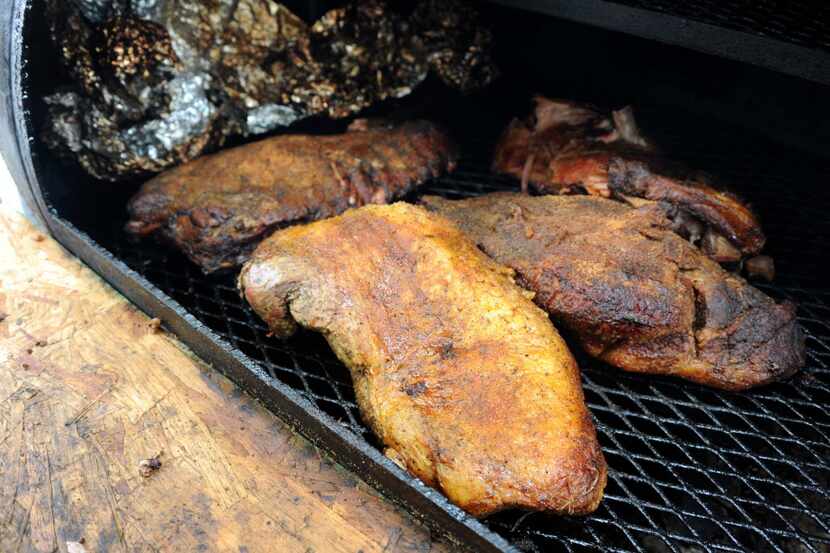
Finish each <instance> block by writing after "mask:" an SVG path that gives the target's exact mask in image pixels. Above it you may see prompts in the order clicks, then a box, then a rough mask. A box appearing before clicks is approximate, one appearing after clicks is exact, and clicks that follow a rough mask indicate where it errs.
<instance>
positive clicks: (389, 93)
mask: <svg viewBox="0 0 830 553" xmlns="http://www.w3.org/2000/svg"><path fill="white" fill-rule="evenodd" d="M46 5H47V9H46V17H47V20H48V22H49V30H50V34H51V36H52V40H53V41H54V43H55V45H56V47H57V49H58V51H59V52H60V56H61V58H62V61H63V65H64V66H65V67H66V69H67V72H68V73H69V76H70V78H71V80H72V85H71V86H69V87H64V88H61V89H59V90H57V91H56V92H55V93H54V94H51V95H49V96H47V97H46V98H45V102H46V104H47V107H48V111H49V116H48V118H47V125H46V128H45V130H44V133H43V136H44V140H45V141H46V143H47V144H48V145H49V146H50V147H51V148H52V149H53V150H54V151H56V152H58V153H59V154H61V155H63V156H64V157H67V158H70V159H75V160H77V161H78V162H79V163H80V165H81V166H82V167H83V168H84V169H85V170H86V171H87V172H88V173H90V174H91V175H93V176H95V177H97V178H101V179H106V180H111V181H115V180H121V179H125V178H134V177H146V176H148V175H151V174H153V173H157V172H160V171H162V170H165V169H168V168H170V167H172V166H174V165H178V164H181V163H183V162H186V161H189V160H191V159H193V158H195V157H197V156H199V155H201V154H203V153H206V152H208V151H211V150H215V149H216V148H218V147H220V146H221V145H222V144H223V143H224V142H225V140H226V139H227V138H228V137H231V136H237V135H241V136H250V135H257V134H261V133H265V132H268V131H271V130H274V129H276V128H279V127H284V126H287V125H290V124H291V123H293V122H295V121H297V120H299V119H302V118H305V117H308V116H312V115H327V116H330V117H334V118H341V117H346V116H349V115H352V114H354V113H357V112H359V111H360V110H362V109H364V108H366V107H368V106H370V105H373V104H375V103H377V102H379V101H382V100H385V99H388V98H399V97H402V96H405V95H407V94H409V93H410V92H411V91H412V90H413V89H414V88H415V87H416V86H417V85H418V84H419V83H420V82H421V81H423V80H424V79H425V78H426V76H427V75H428V74H429V72H430V71H432V72H433V73H435V74H436V75H437V76H438V77H439V78H441V79H442V80H443V81H444V82H446V83H447V84H448V85H450V86H452V87H454V88H456V89H459V90H461V91H468V90H472V89H475V88H477V87H481V86H484V85H486V84H488V83H489V82H490V81H491V80H492V79H493V78H494V77H495V75H496V70H495V68H494V66H493V64H492V62H491V59H490V56H489V53H488V48H489V45H490V42H491V35H490V33H489V32H488V31H487V30H485V29H482V28H481V27H480V26H479V24H478V17H477V14H476V13H475V11H474V10H473V9H472V8H470V7H468V6H467V5H466V4H462V3H461V2H460V1H457V0H451V1H449V2H439V1H438V0H423V1H422V2H420V3H419V4H418V5H417V6H416V7H415V9H414V11H412V12H411V13H409V14H406V15H404V14H401V13H398V12H396V11H394V10H392V9H390V8H389V7H388V6H387V4H386V3H385V2H383V1H381V0H370V1H366V2H354V3H352V4H349V5H347V6H346V7H343V8H338V9H335V10H332V11H329V12H327V13H326V14H324V15H323V16H322V17H321V18H320V19H319V20H317V21H316V22H315V23H313V24H312V25H308V24H306V23H305V22H304V21H303V20H302V19H300V18H299V17H297V16H296V15H295V14H293V13H292V12H291V11H289V10H288V9H287V8H286V7H285V6H283V5H281V4H277V3H276V2H273V1H272V0H215V1H212V2H201V1H195V0H47V3H46Z"/></svg>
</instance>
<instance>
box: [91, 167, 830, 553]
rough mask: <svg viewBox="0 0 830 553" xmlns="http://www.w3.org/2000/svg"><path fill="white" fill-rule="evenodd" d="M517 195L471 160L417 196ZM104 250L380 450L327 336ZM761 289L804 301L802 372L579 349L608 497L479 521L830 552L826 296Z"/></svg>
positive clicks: (608, 545)
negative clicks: (744, 372) (640, 363)
mask: <svg viewBox="0 0 830 553" xmlns="http://www.w3.org/2000/svg"><path fill="white" fill-rule="evenodd" d="M737 165H741V164H740V163H738V164H737ZM753 183H754V181H753ZM515 186H516V183H515V182H514V181H513V180H512V179H509V178H503V177H497V176H493V175H491V174H489V173H487V172H486V171H484V170H482V169H481V160H480V159H468V160H467V161H466V162H464V163H462V164H461V166H460V168H459V169H458V170H457V171H456V172H455V173H454V174H453V175H452V176H451V177H446V178H441V179H437V180H435V181H433V182H431V183H430V184H429V185H428V186H427V187H426V189H425V190H424V192H425V193H432V194H442V195H445V196H449V197H463V196H471V195H476V194H481V193H485V192H490V191H494V190H504V189H515ZM773 228H775V226H774V225H773ZM107 242H108V243H107V244H106V245H107V246H108V247H110V248H111V249H113V250H114V253H115V254H116V255H117V256H118V257H119V258H121V259H122V260H124V261H125V262H126V263H127V264H128V265H130V266H131V267H132V268H133V269H135V270H136V271H138V272H140V273H141V274H142V275H144V276H145V277H147V278H148V279H149V280H150V281H151V282H153V283H154V284H155V285H156V286H158V287H159V288H161V289H162V290H163V291H164V292H166V293H167V294H169V295H170V296H171V297H172V298H174V299H175V300H176V301H178V302H179V303H181V304H182V305H183V306H185V307H186V308H187V309H188V310H189V311H190V312H191V313H192V314H194V315H195V316H196V317H197V318H198V319H199V320H201V321H202V322H204V323H205V324H207V325H208V326H210V327H211V328H212V329H213V330H214V331H216V332H217V333H218V334H220V335H221V336H222V337H223V338H225V339H226V340H227V341H228V342H229V343H231V344H234V345H235V346H236V347H237V348H239V349H240V350H241V351H243V352H244V353H245V354H247V355H248V356H249V357H251V358H252V359H254V360H256V361H257V362H259V363H260V364H261V365H262V366H263V367H264V368H265V369H267V371H268V372H269V373H270V374H271V375H272V376H274V377H276V378H278V379H280V380H281V381H283V382H285V383H286V384H288V385H290V386H292V387H293V388H294V389H296V390H298V391H299V392H300V393H301V394H303V395H304V396H305V397H307V398H308V399H310V400H311V401H313V402H314V403H315V404H316V405H317V406H318V407H319V408H320V409H322V410H323V411H325V412H326V413H328V414H330V415H331V416H333V417H335V418H336V419H337V420H338V421H340V422H341V423H342V424H343V425H344V427H346V428H348V429H349V430H351V431H352V432H353V433H354V434H355V435H357V436H361V437H363V438H364V439H365V440H367V441H369V442H370V443H372V444H375V445H377V442H376V440H375V438H374V437H373V436H372V435H371V433H370V432H369V430H368V429H367V428H366V426H365V425H363V423H362V422H361V418H360V413H359V411H358V409H357V406H356V404H355V398H354V393H353V391H352V386H351V380H350V376H349V374H348V371H347V370H346V369H345V367H344V366H343V365H342V364H341V363H340V362H339V361H338V360H337V359H336V358H335V357H334V355H333V353H332V352H331V351H330V349H329V347H328V345H327V344H326V343H325V341H324V340H323V338H321V337H320V336H319V335H316V334H313V333H310V332H305V331H301V332H300V333H299V334H298V335H297V336H295V337H294V338H292V339H289V340H284V341H281V340H277V339H273V338H269V337H268V336H267V335H266V333H267V328H266V327H265V325H264V323H262V321H260V320H259V319H258V318H257V316H256V315H255V314H254V313H253V312H252V311H251V310H250V309H249V308H248V307H247V305H246V304H245V302H244V301H243V300H241V299H240V297H239V294H238V292H237V290H236V285H235V279H234V276H233V275H228V274H226V275H219V276H209V277H205V276H203V275H202V274H201V273H200V272H199V270H198V269H197V268H196V267H195V266H193V265H191V264H190V263H189V262H187V261H186V260H184V259H183V258H182V256H180V255H179V254H177V253H175V252H172V251H169V250H166V249H165V248H161V247H159V246H157V245H154V244H148V243H143V244H139V245H136V244H132V243H130V242H128V241H127V240H126V239H124V237H123V235H122V234H120V233H118V232H115V233H113V234H111V235H110V236H109V240H107ZM764 289H765V290H766V291H767V292H768V293H770V294H771V295H773V296H775V297H778V298H790V299H792V300H794V301H796V302H797V303H798V304H799V306H800V310H799V314H800V320H801V323H802V325H803V326H804V329H805V331H806V333H807V336H808V338H807V346H808V361H807V367H806V368H805V369H804V371H802V373H800V375H798V376H796V377H795V378H793V379H792V380H790V381H789V382H786V383H781V384H776V385H773V386H769V387H766V388H763V389H761V390H758V391H753V392H749V393H727V392H719V391H714V390H710V389H707V388H704V387H701V386H697V385H693V384H688V383H684V382H679V381H674V380H671V379H666V378H655V377H648V376H639V375H630V374H625V373H622V372H620V371H618V370H615V369H612V368H609V367H607V366H604V365H602V364H601V363H598V362H595V361H592V360H590V359H588V358H587V357H585V356H580V354H579V350H578V348H576V347H574V348H573V349H574V351H575V352H576V353H577V356H578V360H579V362H580V366H581V367H582V368H583V384H584V388H585V393H586V397H587V401H588V405H589V407H590V409H591V412H592V413H593V415H594V417H595V419H596V421H597V426H598V431H599V438H600V441H601V443H602V446H603V450H604V452H605V455H606V457H607V460H608V464H609V467H610V472H609V481H608V487H607V489H606V493H605V499H604V501H603V503H602V505H601V507H600V508H599V510H598V511H597V512H596V513H595V514H593V515H591V516H588V517H584V518H557V517H550V516H546V515H542V514H526V513H521V512H517V511H510V512H505V513H501V514H498V515H495V516H492V517H490V518H489V519H487V521H486V523H487V524H488V525H489V526H490V527H491V528H492V529H494V530H495V531H497V532H498V533H500V534H502V535H503V536H505V537H506V538H507V539H509V540H510V541H511V542H512V543H514V544H515V545H516V546H518V547H519V548H521V549H524V550H527V551H552V550H558V549H562V548H564V549H565V550H567V551H588V550H591V551H595V550H597V549H601V550H603V551H626V552H627V551H673V552H697V551H706V552H708V551H776V552H787V553H790V552H792V553H795V552H814V553H823V552H828V551H830V413H828V407H827V406H830V369H828V367H830V292H824V291H819V290H816V289H809V288H808V289H805V288H799V287H796V286H765V287H764Z"/></svg>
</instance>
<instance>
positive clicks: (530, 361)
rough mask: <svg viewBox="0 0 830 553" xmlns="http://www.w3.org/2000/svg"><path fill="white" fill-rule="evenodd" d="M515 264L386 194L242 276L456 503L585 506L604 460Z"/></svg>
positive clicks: (285, 328)
mask: <svg viewBox="0 0 830 553" xmlns="http://www.w3.org/2000/svg"><path fill="white" fill-rule="evenodd" d="M512 274H513V273H512V271H511V270H510V269H507V268H505V267H502V266H501V265H498V264H496V263H495V262H493V261H492V260H490V259H488V258H487V257H486V256H485V255H484V254H482V253H481V252H480V251H478V250H477V249H476V247H475V245H473V244H472V242H470V241H469V240H467V239H466V238H465V237H464V236H463V235H462V234H461V233H460V232H459V231H458V229H457V228H456V227H455V226H454V225H452V224H451V223H450V222H448V221H447V220H445V219H443V218H441V217H439V216H437V215H434V214H430V213H427V212H426V211H425V210H423V209H422V208H420V207H417V206H413V205H409V204H403V203H397V204H394V205H391V206H366V207H362V208H360V209H355V210H350V211H348V212H347V213H345V214H344V215H341V216H339V217H336V218H333V219H328V220H325V221H319V222H316V223H312V224H309V225H305V226H297V227H292V228H289V229H285V230H280V231H278V232H276V233H275V234H273V235H272V236H271V237H270V238H268V239H267V240H265V241H264V242H263V243H262V244H261V245H260V246H259V247H258V248H257V249H256V251H255V252H254V254H253V256H252V258H251V260H250V261H249V262H248V263H247V264H246V265H245V266H244V267H243V269H242V273H241V275H240V278H239V285H240V289H241V290H242V292H243V294H244V297H245V298H246V299H247V300H248V302H249V303H250V304H251V306H252V307H253V308H254V310H255V311H256V312H257V313H258V314H259V315H260V316H261V317H262V318H263V319H264V320H265V321H266V322H267V323H268V326H269V327H270V328H271V330H272V331H273V332H274V334H276V335H278V336H286V335H289V334H291V333H292V332H293V331H294V329H295V328H296V327H297V325H300V326H303V327H307V328H311V329H314V330H317V331H319V332H322V333H323V335H324V336H325V337H326V339H327V340H328V342H329V344H330V345H331V347H332V349H333V350H334V352H335V353H336V354H337V356H338V357H339V358H340V360H341V361H343V363H344V364H345V365H346V366H347V367H348V368H349V369H350V370H351V374H352V380H353V382H354V386H355V392H356V396H357V403H358V405H359V406H360V410H361V412H362V414H363V418H364V419H365V421H366V422H367V424H368V425H369V426H370V427H371V428H372V430H373V431H374V432H375V433H376V434H377V436H378V437H379V438H380V440H381V441H382V442H383V444H384V445H385V446H386V448H387V449H386V453H387V455H388V456H389V457H390V458H392V459H393V460H394V461H396V462H397V463H398V464H400V465H402V466H404V467H406V468H407V469H408V470H409V471H410V472H411V473H412V474H414V475H416V476H418V477H419V478H420V479H421V480H423V481H424V482H425V483H427V484H429V485H430V486H433V487H435V488H437V489H439V490H441V491H442V492H443V493H445V494H446V495H447V497H448V498H449V499H450V500H451V501H452V502H454V503H455V504H457V505H458V506H460V507H462V508H463V509H465V510H467V511H468V512H470V513H472V514H474V515H477V516H483V515H487V514H489V513H493V512H496V511H499V510H501V509H505V508H508V507H520V508H526V509H535V510H545V511H553V512H556V513H567V514H580V513H588V512H591V511H593V510H594V509H596V507H597V505H598V504H599V501H600V499H601V497H602V491H603V488H604V487H605V481H606V465H605V460H604V458H603V455H602V452H601V451H600V448H599V445H598V443H597V439H596V434H595V431H594V426H593V424H592V422H591V417H590V416H589V414H588V411H587V409H586V407H585V402H584V398H583V395H582V387H581V384H580V379H579V370H578V368H577V365H576V363H575V361H574V359H573V357H572V356H571V353H570V352H569V351H568V348H567V346H566V345H565V343H564V342H563V341H562V339H561V338H560V337H559V334H558V333H557V332H556V330H555V329H554V327H553V326H552V325H551V323H550V321H549V320H548V318H547V316H546V315H545V313H544V312H542V311H541V310H540V309H539V308H537V307H536V306H535V305H533V302H531V301H530V300H529V299H528V294H527V292H525V291H523V290H522V289H521V288H519V287H518V286H516V285H515V284H514V283H513V280H512Z"/></svg>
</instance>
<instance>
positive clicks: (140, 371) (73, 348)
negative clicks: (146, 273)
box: [0, 213, 449, 553]
mask: <svg viewBox="0 0 830 553" xmlns="http://www.w3.org/2000/svg"><path fill="white" fill-rule="evenodd" d="M0 318H2V319H3V320H2V321H0V552H3V553H6V552H9V553H11V552H18V551H20V552H22V551H38V552H55V551H59V552H68V553H75V552H76V551H83V550H85V551H88V552H127V551H129V552H134V551H135V552H145V551H146V552H151V551H175V552H180V551H181V552H185V551H186V552H189V551H232V552H236V553H243V552H249V553H253V552H257V551H269V552H271V551H278V552H282V551H288V552H291V551H298V552H302V553H311V552H319V553H329V552H350V553H354V552H357V551H362V552H364V553H370V552H382V551H417V552H426V551H447V550H449V547H448V546H447V545H444V544H441V543H437V542H434V541H433V540H432V539H431V538H430V535H429V532H428V531H427V530H426V529H425V528H424V527H422V526H419V525H418V524H417V523H416V522H415V521H413V520H412V519H411V518H409V517H408V516H407V515H406V514H405V513H403V512H402V511H400V510H398V509H396V508H395V507H394V506H392V505H391V504H389V503H387V502H386V501H385V500H383V499H382V498H380V497H378V496H377V495H376V494H374V492H373V491H372V490H371V489H369V488H368V487H367V486H366V485H365V484H363V483H362V482H360V481H358V480H357V479H356V478H354V477H353V476H352V475H351V474H349V473H348V472H346V471H344V470H343V469H341V468H339V467H338V466H337V465H335V464H333V463H332V462H330V461H329V460H327V459H326V458H325V457H323V456H321V455H320V454H319V453H318V451H317V450H316V449H315V448H313V447H312V446H311V445H310V444H309V443H307V442H306V441H305V440H303V439H302V438H300V437H298V436H296V435H294V434H292V433H291V431H290V430H289V429H288V428H287V427H286V426H285V425H284V424H283V423H282V422H281V421H279V420H278V419H276V418H275V417H274V416H273V415H271V414H270V413H269V412H267V411H266V410H265V409H263V408H262V407H261V406H260V405H259V404H257V403H256V402H254V401H253V400H252V399H251V398H249V397H248V396H247V395H245V394H244V393H241V392H240V391H239V390H238V389H237V388H236V387H235V386H234V385H233V384H231V383H230V382H229V381H228V380H227V379H225V378H224V377H222V376H221V375H220V374H218V373H217V372H215V371H214V370H212V369H211V368H209V367H207V366H206V365H205V364H203V363H202V362H201V361H200V360H199V359H197V358H196V357H195V356H193V355H192V354H191V353H190V352H189V351H188V350H187V349H186V348H185V347H184V346H183V345H182V344H180V343H179V342H177V341H176V339H175V338H174V337H172V336H170V335H167V334H166V333H164V332H163V331H156V330H155V329H153V328H152V325H150V324H149V320H148V318H147V317H146V316H145V315H144V314H143V313H141V312H140V311H138V310H137V309H135V308H134V307H132V306H131V305H130V304H129V303H128V302H127V301H126V300H125V299H124V298H123V297H121V296H120V295H118V294H117V293H116V292H115V291H114V290H112V289H111V288H109V287H108V286H107V285H106V284H105V283H103V282H102V281H101V280H100V279H99V278H98V277H97V276H95V275H94V274H93V273H92V272H91V271H89V270H88V269H87V268H85V267H84V266H83V265H82V264H81V263H79V262H78V261H77V260H76V259H74V258H73V257H71V256H70V255H68V254H67V253H65V252H64V251H63V250H62V249H61V248H60V246H58V245H57V244H56V243H54V242H53V241H52V240H51V239H48V238H46V239H44V238H43V237H42V236H40V235H39V234H38V233H37V232H36V231H35V230H34V229H33V228H31V227H30V226H29V225H28V223H26V222H25V221H22V220H21V219H20V218H18V217H16V216H12V215H8V214H2V213H0ZM158 453H161V457H160V460H161V462H162V466H161V468H160V469H159V470H158V471H157V472H155V473H153V474H152V475H151V476H149V477H147V478H144V477H142V476H141V475H140V474H139V471H138V463H139V462H140V460H142V459H146V458H150V457H152V456H154V455H156V454H158ZM77 544H81V545H77ZM78 547H81V548H82V549H78Z"/></svg>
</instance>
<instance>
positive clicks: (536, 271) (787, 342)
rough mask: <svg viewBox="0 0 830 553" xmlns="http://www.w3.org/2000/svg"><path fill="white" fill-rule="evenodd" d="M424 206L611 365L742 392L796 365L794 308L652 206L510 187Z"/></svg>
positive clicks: (798, 339)
mask: <svg viewBox="0 0 830 553" xmlns="http://www.w3.org/2000/svg"><path fill="white" fill-rule="evenodd" d="M423 202H424V203H425V205H426V207H427V208H428V209H430V210H432V211H435V212H437V213H439V214H441V215H444V216H446V217H447V218H449V219H450V220H452V221H454V222H455V223H457V224H458V225H459V226H460V227H461V229H462V230H463V231H464V232H465V233H466V234H467V236H468V237H470V238H471V239H472V240H473V241H474V242H475V243H476V244H477V245H478V246H479V247H480V248H481V249H482V250H483V251H484V252H486V253H487V254H488V255H490V256H491V257H493V259H495V260H496V261H498V262H499V263H503V264H504V265H507V266H508V267H511V268H513V269H514V270H515V271H516V272H517V273H518V282H519V283H520V284H522V285H523V286H525V287H526V288H527V289H528V290H531V291H533V292H535V294H536V295H535V301H536V303H537V304H538V305H539V306H541V307H542V308H543V309H545V310H546V311H548V312H549V313H550V314H551V316H552V317H553V320H554V321H555V322H556V323H557V324H561V325H562V326H563V327H565V328H567V329H568V330H570V331H571V332H572V333H573V334H574V335H575V336H576V338H577V339H578V340H579V342H580V343H581V344H582V346H583V347H584V348H585V350H586V351H587V352H588V353H589V354H591V355H592V356H594V357H597V358H599V359H602V360H603V361H606V362H608V363H609V364H611V365H614V366H617V367H619V368H621V369H624V370H627V371H634V372H644V373H651V374H667V375H674V376H679V377H681V378H685V379H688V380H692V381H695V382H699V383H701V384H707V385H709V386H714V387H716V388H724V389H730V390H741V389H746V388H751V387H753V386H759V385H761V384H766V383H768V382H773V381H775V380H780V379H782V378H785V377H787V376H790V375H791V374H793V373H794V372H795V371H796V370H798V369H799V368H800V367H801V366H802V365H803V364H804V337H803V335H802V332H801V329H800V328H799V326H798V324H797V323H796V318H795V306H794V305H793V304H791V303H789V302H784V303H781V304H776V303H775V302H774V301H773V300H772V299H770V298H769V297H768V296H766V295H765V294H763V293H762V292H761V291H759V290H757V289H756V288H753V287H752V286H750V285H749V284H748V283H747V282H746V281H745V280H744V279H742V278H741V277H739V276H736V275H734V274H732V273H729V272H727V271H725V270H724V269H723V268H721V267H720V265H718V264H717V263H715V262H714V261H712V260H710V259H709V258H707V257H706V256H705V255H703V254H702V253H701V252H700V250H698V249H697V248H695V247H694V246H692V245H691V244H689V243H688V242H687V241H686V240H684V239H682V238H681V237H679V236H678V235H676V234H675V233H674V232H672V231H671V230H670V229H671V225H672V223H671V221H669V220H668V219H667V218H666V217H665V214H664V212H663V210H662V209H661V207H660V206H659V205H657V204H644V205H642V206H641V207H639V208H632V207H629V206H627V205H625V204H622V203H618V202H614V201H610V200H605V199H603V198H596V197H591V196H537V197H531V196H527V195H523V194H511V193H503V194H491V195H487V196H481V197H478V198H472V199H469V200H462V201H449V200H445V199H443V198H438V197H432V196H427V197H425V198H424V200H423Z"/></svg>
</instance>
